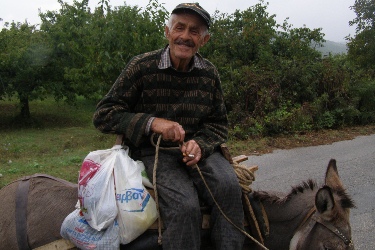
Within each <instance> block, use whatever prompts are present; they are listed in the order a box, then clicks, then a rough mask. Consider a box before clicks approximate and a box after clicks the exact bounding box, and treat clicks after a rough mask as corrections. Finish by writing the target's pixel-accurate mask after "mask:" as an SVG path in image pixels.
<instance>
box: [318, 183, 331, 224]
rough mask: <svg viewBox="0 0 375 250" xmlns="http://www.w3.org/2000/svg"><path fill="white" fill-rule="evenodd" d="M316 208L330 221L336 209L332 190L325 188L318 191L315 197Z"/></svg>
mask: <svg viewBox="0 0 375 250" xmlns="http://www.w3.org/2000/svg"><path fill="white" fill-rule="evenodd" d="M315 206H316V209H317V210H318V212H319V213H320V214H322V215H323V217H325V219H327V220H329V219H330V218H331V216H332V212H333V209H334V207H335V200H334V198H333V194H332V191H331V188H330V187H328V186H324V187H322V188H320V189H319V190H318V192H317V193H316V196H315Z"/></svg>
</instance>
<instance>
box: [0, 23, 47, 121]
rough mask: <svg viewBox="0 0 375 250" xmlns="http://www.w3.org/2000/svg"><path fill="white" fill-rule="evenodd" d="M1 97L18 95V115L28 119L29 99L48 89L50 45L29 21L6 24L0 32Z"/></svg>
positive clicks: (42, 96) (35, 97) (42, 95)
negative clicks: (19, 111)
mask: <svg viewBox="0 0 375 250" xmlns="http://www.w3.org/2000/svg"><path fill="white" fill-rule="evenodd" d="M0 44H1V45H0V46H1V50H0V79H1V83H2V84H1V86H2V88H1V91H0V100H1V99H6V98H10V97H13V96H17V98H18V100H19V101H20V107H21V117H22V118H23V119H26V120H27V119H29V118H30V111H29V108H28V106H29V101H30V100H35V99H43V98H45V96H46V93H47V92H48V91H49V90H50V86H49V84H48V82H47V81H46V79H48V76H49V75H50V69H51V67H52V65H51V48H50V46H49V44H48V42H47V41H46V37H45V35H44V34H43V33H42V32H39V31H37V30H36V27H35V26H33V25H31V26H30V25H29V24H28V23H15V22H12V23H11V24H9V23H6V24H5V28H3V29H2V30H1V32H0Z"/></svg>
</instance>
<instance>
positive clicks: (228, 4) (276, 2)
mask: <svg viewBox="0 0 375 250" xmlns="http://www.w3.org/2000/svg"><path fill="white" fill-rule="evenodd" d="M65 2H68V3H73V0H65ZM98 2H99V0H90V1H89V5H90V7H95V6H96V5H97V3H98ZM125 2H126V4H127V5H131V6H134V5H138V6H139V7H145V6H146V5H147V4H148V2H149V0H128V1H125ZM186 2H197V1H195V0H194V1H191V0H188V1H186ZM265 2H269V6H268V8H267V10H268V13H269V14H270V15H272V14H276V21H277V23H279V24H282V22H283V21H284V19H285V18H287V17H289V21H288V23H289V24H292V25H293V27H294V28H300V27H303V25H306V27H308V28H310V29H314V28H323V30H322V32H323V33H324V34H325V39H326V40H330V41H334V42H345V37H346V36H347V35H351V36H354V34H355V27H350V26H349V24H348V22H349V21H351V20H353V19H354V18H355V13H354V12H353V11H352V10H351V9H350V8H349V7H350V6H352V5H353V4H354V2H355V0H268V1H267V0H265ZM109 3H110V5H112V6H119V5H122V4H123V3H124V1H123V0H109ZM159 3H165V5H164V6H165V8H166V9H167V10H168V11H169V12H171V11H172V10H173V8H174V7H175V6H176V5H177V4H179V3H180V1H172V0H159ZM257 3H259V1H258V0H204V1H200V4H201V6H202V7H203V8H205V9H206V10H207V11H208V12H209V13H210V14H213V13H214V12H215V10H219V11H220V12H222V13H229V14H231V13H233V12H234V11H235V10H236V9H239V10H245V9H247V8H249V7H250V6H253V5H255V4H257ZM59 7H60V5H59V4H58V2H57V0H0V18H2V19H3V21H0V27H2V26H3V24H4V22H11V21H16V22H24V21H25V19H27V21H28V22H29V23H30V24H39V23H40V19H39V16H38V9H39V8H40V9H41V11H42V12H46V11H47V10H58V9H59Z"/></svg>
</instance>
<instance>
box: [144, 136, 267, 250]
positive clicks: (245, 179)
mask: <svg viewBox="0 0 375 250" xmlns="http://www.w3.org/2000/svg"><path fill="white" fill-rule="evenodd" d="M152 137H153V136H151V143H152V144H153V145H154V146H155V148H156V152H155V163H154V169H153V183H152V184H153V187H154V192H155V203H156V208H157V211H158V214H159V219H158V232H159V236H158V244H159V245H161V244H162V232H161V227H162V225H161V218H160V210H159V202H158V193H157V187H156V170H157V165H158V160H159V149H160V141H161V137H162V136H161V135H159V137H158V141H157V143H156V145H155V144H154V141H153V140H152ZM163 149H166V148H163ZM168 149H172V148H168ZM232 166H233V168H234V170H235V173H236V175H237V178H238V180H239V184H240V186H241V188H242V192H243V193H245V194H247V193H249V192H251V191H252V190H251V188H250V185H251V184H252V182H253V180H255V174H254V172H252V171H250V170H249V169H248V168H246V167H244V166H241V165H240V164H238V163H237V162H234V163H233V164H232ZM193 169H197V171H198V173H199V175H200V177H201V179H202V181H203V183H204V185H205V186H206V188H207V190H208V192H209V193H210V195H211V197H212V200H213V201H214V203H215V205H216V206H217V208H218V209H219V211H220V213H221V215H222V216H223V217H224V218H225V219H226V220H227V221H228V222H229V223H230V224H231V225H233V226H234V227H235V228H236V229H237V230H239V231H240V232H241V233H243V234H244V235H245V236H247V237H248V238H250V239H251V240H252V241H253V242H255V243H256V244H257V245H258V246H260V247H261V248H262V249H265V250H268V248H266V247H265V246H264V245H263V244H262V243H260V242H259V241H257V240H256V239H255V238H254V237H252V236H251V235H250V234H248V233H247V232H246V231H245V230H243V229H242V228H241V227H239V226H238V225H236V224H235V223H233V222H232V221H231V219H230V218H228V216H227V215H226V214H225V213H224V211H223V210H222V209H221V207H220V206H219V204H218V203H217V201H216V199H215V197H214V195H213V193H212V192H211V189H210V188H209V187H208V184H207V182H206V180H205V178H204V176H203V174H202V172H201V170H200V168H199V166H198V165H197V164H195V165H193Z"/></svg>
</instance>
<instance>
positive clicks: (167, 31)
mask: <svg viewBox="0 0 375 250" xmlns="http://www.w3.org/2000/svg"><path fill="white" fill-rule="evenodd" d="M164 35H165V37H166V38H168V36H169V27H168V25H165V28H164Z"/></svg>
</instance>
